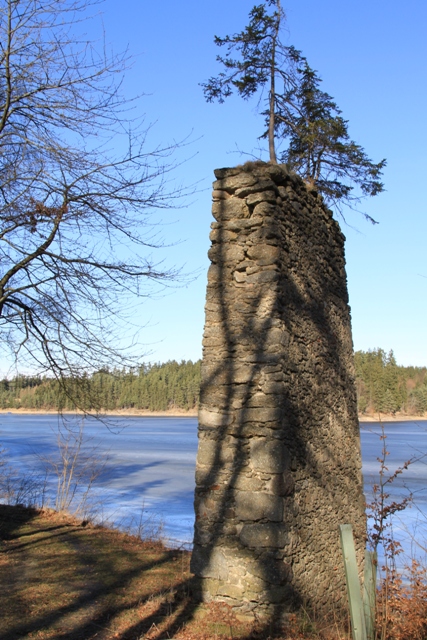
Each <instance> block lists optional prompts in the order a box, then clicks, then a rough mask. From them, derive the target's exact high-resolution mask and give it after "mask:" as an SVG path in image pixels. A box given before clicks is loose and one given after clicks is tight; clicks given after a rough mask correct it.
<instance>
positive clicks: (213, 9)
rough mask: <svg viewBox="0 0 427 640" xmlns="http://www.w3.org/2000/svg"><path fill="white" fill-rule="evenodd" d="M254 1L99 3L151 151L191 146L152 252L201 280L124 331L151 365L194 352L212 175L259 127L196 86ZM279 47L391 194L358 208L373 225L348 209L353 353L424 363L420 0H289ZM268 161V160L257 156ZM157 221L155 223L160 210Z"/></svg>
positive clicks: (235, 104)
mask: <svg viewBox="0 0 427 640" xmlns="http://www.w3.org/2000/svg"><path fill="white" fill-rule="evenodd" d="M253 4H254V2H253V1H252V0H216V1H215V2H209V3H202V2H200V0H198V1H197V2H196V0H187V1H186V2H179V3H178V2H176V1H172V0H163V2H147V1H146V0H127V1H126V2H121V3H119V2H117V0H106V2H105V3H104V5H103V7H102V11H103V23H104V27H105V31H106V39H107V42H109V43H111V46H112V47H113V48H114V49H115V50H116V51H120V50H122V49H123V48H125V47H126V46H128V48H129V52H130V54H131V55H133V56H134V63H133V67H132V68H131V69H130V70H129V71H128V72H127V74H126V78H125V84H124V90H125V92H126V94H127V95H129V96H132V95H134V94H141V93H144V94H145V96H144V97H143V98H142V99H141V101H140V105H141V106H140V108H141V110H142V111H143V112H145V114H146V121H147V123H155V124H154V127H153V129H152V130H151V132H150V136H149V142H151V144H152V145H153V146H154V145H156V144H162V143H168V142H171V141H173V140H182V139H184V138H186V137H187V136H190V138H191V139H192V140H193V143H192V144H191V145H190V146H189V147H186V148H184V149H181V150H178V152H177V155H176V160H177V161H178V162H181V161H182V160H184V159H187V161H186V162H185V163H184V164H182V165H181V166H180V167H179V168H177V169H176V171H175V172H174V178H175V180H176V181H177V182H178V183H179V182H181V183H183V184H186V185H189V184H191V183H197V193H195V194H194V195H193V196H192V197H191V198H189V200H188V202H189V204H188V206H187V208H184V209H180V210H169V211H166V212H165V211H163V212H160V213H159V214H158V218H159V219H162V220H163V221H164V222H165V223H166V224H165V226H164V231H163V233H164V237H165V241H166V243H168V244H171V243H176V244H175V246H172V247H168V248H167V249H164V250H161V251H160V252H159V253H158V256H159V258H162V259H163V258H164V259H165V261H166V263H167V264H169V265H176V266H180V265H184V269H185V270H186V271H189V272H198V273H199V276H198V278H197V279H195V280H193V281H192V282H191V283H190V284H188V286H187V287H183V288H178V289H176V290H171V291H170V292H168V294H167V295H165V296H163V297H160V298H158V299H155V300H152V301H146V302H144V305H143V306H142V307H141V308H139V309H138V312H137V313H136V314H135V317H134V318H132V320H133V322H135V323H136V324H139V325H141V326H144V327H145V328H144V330H143V332H142V334H141V339H142V341H143V342H144V343H145V347H144V349H145V351H146V353H147V355H146V358H145V359H146V360H150V361H165V360H168V359H172V358H174V359H177V360H181V359H190V358H191V359H197V358H199V357H200V356H201V338H202V331H203V322H204V311H203V307H204V297H205V287H206V270H207V267H208V260H207V256H206V254H207V250H208V248H209V240H208V235H209V225H210V222H211V220H212V218H211V213H210V209H211V193H210V191H211V182H212V180H213V179H214V177H213V170H214V169H215V168H217V167H223V166H233V165H234V164H238V163H240V162H242V161H244V160H245V159H247V156H246V157H245V156H242V155H241V154H240V153H239V150H240V151H244V152H248V153H250V152H252V151H254V150H255V149H256V147H257V144H258V143H257V137H258V136H259V135H260V133H261V131H262V124H263V123H262V118H261V117H260V116H258V115H257V113H256V101H255V102H244V101H241V100H239V99H238V98H231V99H229V100H228V101H226V102H225V103H224V104H223V105H217V104H207V103H206V102H205V100H204V97H203V93H202V89H201V87H200V86H199V85H198V83H200V82H203V81H204V80H206V79H207V78H208V77H209V76H211V75H215V74H216V73H217V72H218V70H219V67H218V65H217V63H216V62H215V56H216V54H217V50H216V49H217V47H215V45H214V44H213V37H214V35H215V34H216V35H220V36H224V35H226V34H231V33H234V32H236V31H239V30H241V29H242V28H243V27H244V26H245V25H246V23H247V16H248V12H249V10H250V9H251V8H252V6H253ZM283 4H284V9H285V12H286V14H287V19H288V24H287V29H288V35H287V39H288V43H289V44H293V45H295V46H296V47H297V48H298V49H301V50H302V52H303V53H304V54H305V55H306V56H307V58H308V61H309V63H310V65H311V66H312V67H313V68H315V69H317V70H318V72H319V74H320V75H321V77H322V78H323V88H324V90H326V91H327V92H329V93H330V94H331V95H332V96H333V97H334V98H335V100H336V102H337V104H338V106H339V107H340V108H341V110H342V112H343V116H344V117H345V118H346V119H348V120H349V123H350V126H349V131H350V135H351V136H352V138H353V139H354V140H355V141H356V142H358V143H359V144H361V145H362V146H363V147H364V148H365V150H366V152H367V153H368V155H369V156H370V157H371V158H372V160H373V161H375V162H378V161H379V160H381V159H382V158H384V157H385V158H387V162H388V164H387V168H386V170H385V174H384V181H385V187H386V192H385V193H383V194H382V195H380V196H377V197H376V198H371V199H369V200H366V201H365V204H364V210H365V211H366V212H367V213H369V215H371V216H372V217H373V218H375V219H376V220H378V221H379V222H380V224H379V225H376V226H372V225H370V224H369V223H367V222H365V221H364V219H363V218H362V216H360V215H357V214H356V213H351V212H349V213H348V216H347V222H348V223H349V224H348V225H347V226H346V225H345V224H344V223H342V228H343V232H344V234H345V235H346V237H347V243H346V258H347V273H348V287H349V294H350V304H351V310H352V319H353V339H354V346H355V349H356V350H357V349H364V350H366V349H369V348H375V347H382V348H384V349H386V350H389V349H391V348H393V349H394V351H395V355H396V358H397V361H398V362H399V363H400V364H404V365H410V364H413V365H427V340H426V338H425V333H426V330H425V326H426V317H427V251H426V238H427V215H426V202H427V197H426V188H425V187H426V184H427V181H426V178H425V173H426V160H425V153H426V148H427V133H426V127H425V124H424V122H425V114H424V112H425V103H426V98H427V95H426V94H427V88H426V87H427V83H426V68H427V65H426V46H425V27H426V23H427V3H425V2H420V1H419V0H407V2H406V3H405V4H402V3H401V2H397V1H396V0H388V1H387V2H386V1H385V0H369V1H368V0H358V2H355V1H353V0H347V1H346V2H343V1H342V0H340V1H338V0H323V2H321V3H320V2H318V1H314V0H287V1H286V2H285V0H284V2H283ZM264 157H265V156H264ZM155 215H156V216H157V214H155Z"/></svg>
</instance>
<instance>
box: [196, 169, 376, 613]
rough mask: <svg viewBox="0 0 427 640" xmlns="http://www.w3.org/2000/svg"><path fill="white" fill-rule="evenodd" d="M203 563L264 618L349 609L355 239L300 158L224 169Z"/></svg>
mask: <svg viewBox="0 0 427 640" xmlns="http://www.w3.org/2000/svg"><path fill="white" fill-rule="evenodd" d="M215 175H216V178H217V181H216V182H215V183H214V191H213V200H214V202H213V207H212V212H213V215H214V218H215V220H216V222H214V223H213V224H212V232H211V236H210V237H211V240H212V247H211V249H210V251H209V257H210V260H211V262H212V264H211V266H210V269H209V274H208V287H207V297H206V324H205V332H204V341H203V345H204V352H203V364H202V387H201V397H200V410H199V449H198V457H197V469H196V496H195V510H196V524H195V537H194V551H193V556H192V571H193V573H194V574H195V575H196V576H197V577H198V578H199V580H198V585H199V593H200V595H201V597H202V598H203V599H204V600H212V599H214V600H223V601H225V602H228V603H230V604H231V605H233V606H234V607H236V608H238V609H240V610H241V612H242V613H250V612H255V613H256V614H257V615H262V614H267V615H268V614H271V613H272V612H275V615H277V613H281V612H282V613H284V614H286V612H288V611H289V610H291V609H292V608H295V607H298V606H299V605H300V604H301V603H304V605H305V606H308V607H309V608H315V609H316V610H317V611H319V610H321V611H323V612H325V611H328V610H331V609H332V608H334V607H335V608H337V609H340V608H342V607H344V603H345V601H346V594H345V586H344V585H345V581H344V569H343V563H342V559H341V552H340V548H339V534H338V525H339V524H342V523H350V524H352V525H353V528H354V532H355V537H356V545H357V548H358V555H359V560H361V553H362V550H363V547H364V535H365V514H364V498H363V490H362V477H361V459H360V443H359V425H358V418H357V406H356V392H355V385H354V372H353V361H352V358H353V356H352V338H351V327H350V312H349V307H348V296H347V283H346V273H345V261H344V236H343V235H342V233H341V231H340V229H339V226H338V224H337V222H336V221H335V220H333V219H332V214H331V212H330V211H329V210H328V209H327V208H326V207H325V206H324V204H323V201H322V198H321V197H320V196H319V195H317V193H316V192H315V191H314V190H309V189H308V188H307V187H306V185H305V184H304V183H303V181H302V180H301V179H300V178H299V177H297V176H296V175H294V174H292V173H289V172H288V171H287V170H286V168H285V167H283V166H280V165H279V166H277V165H270V164H265V163H260V162H259V163H248V164H247V165H244V166H243V167H238V168H234V169H220V170H217V171H215Z"/></svg>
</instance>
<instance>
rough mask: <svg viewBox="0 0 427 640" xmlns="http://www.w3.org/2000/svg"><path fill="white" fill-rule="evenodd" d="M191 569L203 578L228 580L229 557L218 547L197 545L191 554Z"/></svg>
mask: <svg viewBox="0 0 427 640" xmlns="http://www.w3.org/2000/svg"><path fill="white" fill-rule="evenodd" d="M191 571H192V573H195V574H196V575H198V576H201V577H202V578H212V579H214V580H221V581H227V580H228V576H229V569H228V561H227V558H226V556H225V554H224V553H223V552H222V551H221V549H218V548H217V547H201V546H200V545H195V546H194V548H193V553H192V555H191Z"/></svg>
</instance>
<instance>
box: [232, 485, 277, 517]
mask: <svg viewBox="0 0 427 640" xmlns="http://www.w3.org/2000/svg"><path fill="white" fill-rule="evenodd" d="M235 502H236V517H237V518H238V519H239V520H250V521H254V520H269V521H270V522H280V521H281V520H282V518H283V503H282V500H281V499H280V498H278V497H276V496H273V495H271V494H268V493H261V492H254V491H237V492H236V493H235Z"/></svg>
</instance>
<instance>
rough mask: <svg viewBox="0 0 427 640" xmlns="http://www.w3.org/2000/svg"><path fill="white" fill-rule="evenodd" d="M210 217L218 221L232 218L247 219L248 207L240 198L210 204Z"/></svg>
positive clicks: (248, 214)
mask: <svg viewBox="0 0 427 640" xmlns="http://www.w3.org/2000/svg"><path fill="white" fill-rule="evenodd" d="M212 215H213V216H214V218H215V219H216V220H218V221H220V220H232V219H233V218H249V216H250V213H249V207H248V206H247V204H246V203H245V201H244V200H240V198H230V199H229V200H222V201H221V202H214V203H213V204H212Z"/></svg>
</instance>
